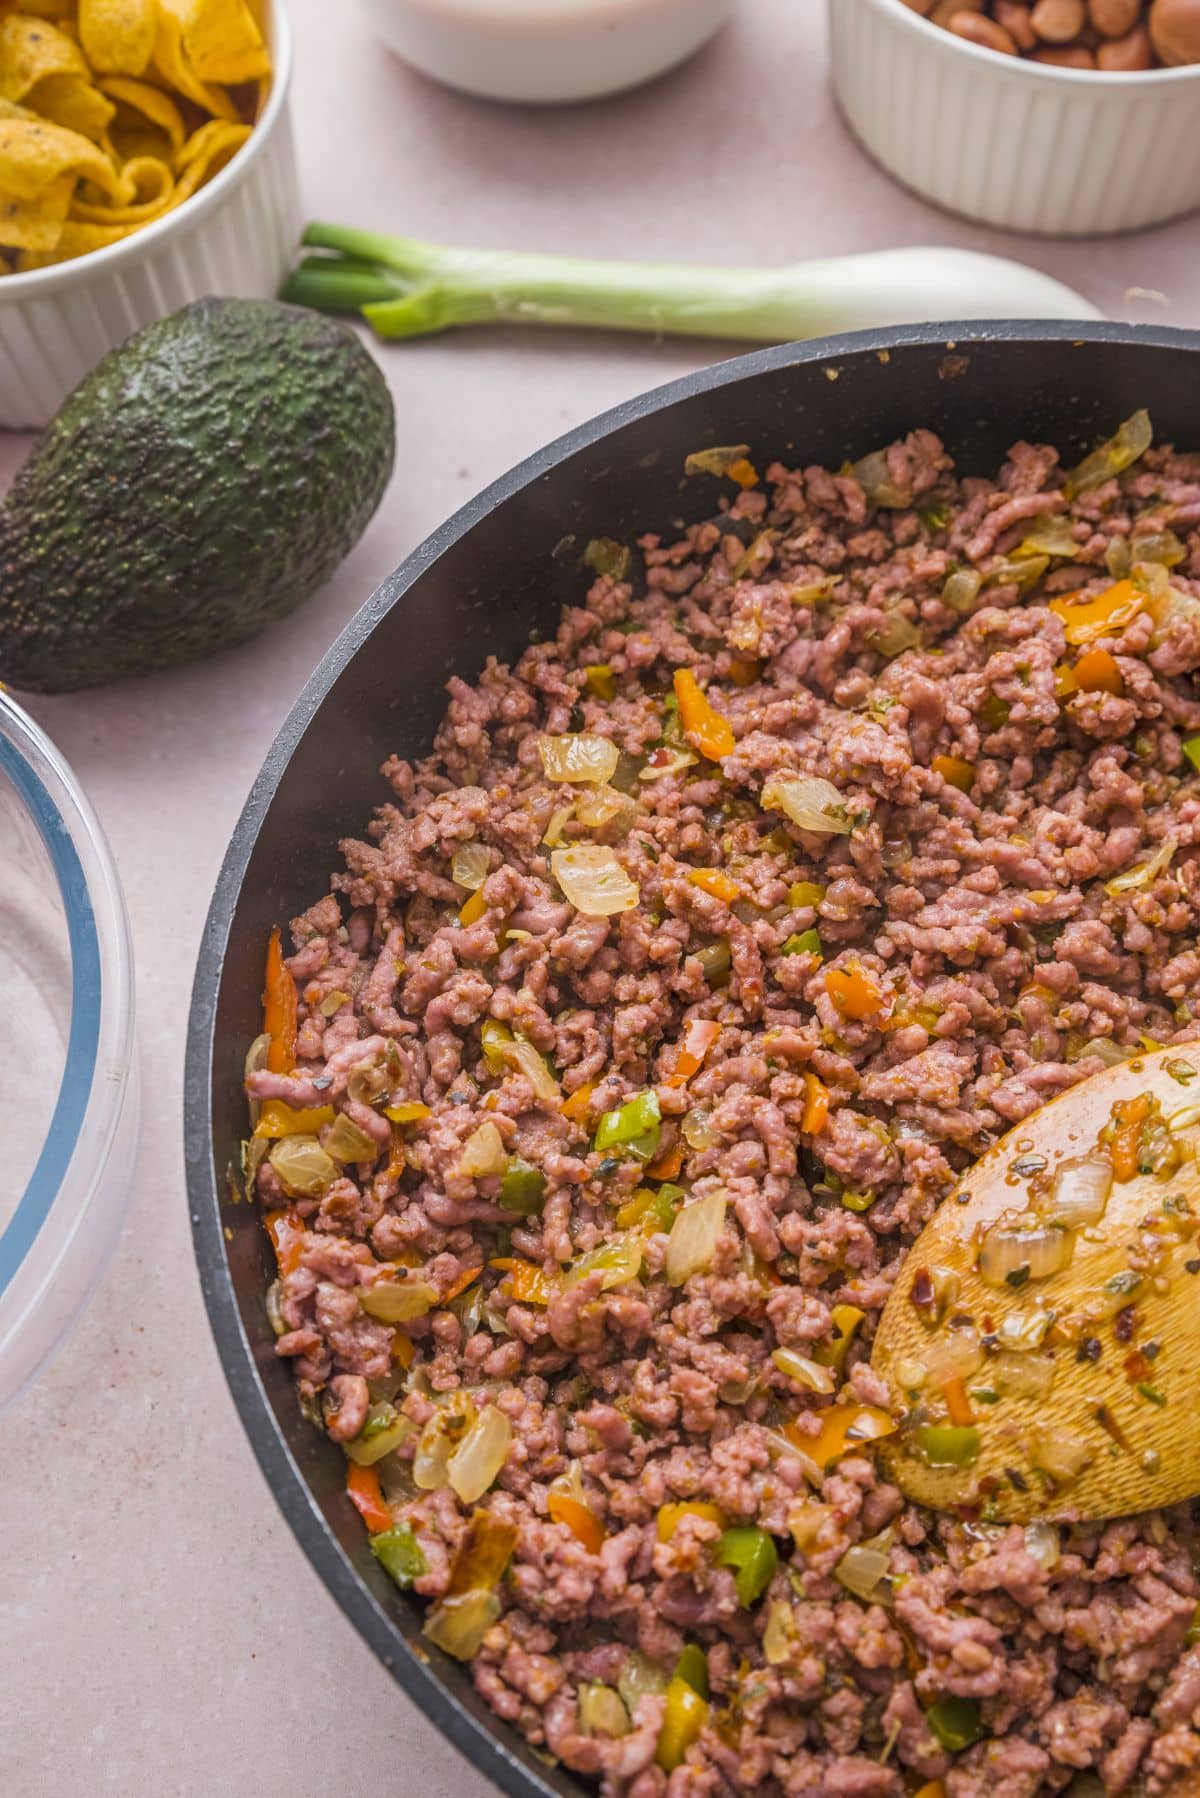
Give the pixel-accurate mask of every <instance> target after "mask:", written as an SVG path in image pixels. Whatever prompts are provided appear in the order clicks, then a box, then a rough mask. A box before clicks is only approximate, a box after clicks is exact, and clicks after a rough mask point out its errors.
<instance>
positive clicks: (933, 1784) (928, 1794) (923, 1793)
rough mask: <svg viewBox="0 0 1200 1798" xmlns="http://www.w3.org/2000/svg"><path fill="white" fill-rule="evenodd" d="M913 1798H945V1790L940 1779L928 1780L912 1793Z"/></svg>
mask: <svg viewBox="0 0 1200 1798" xmlns="http://www.w3.org/2000/svg"><path fill="white" fill-rule="evenodd" d="M913 1798H946V1788H945V1786H944V1785H943V1784H942V1782H941V1780H940V1779H928V1780H926V1782H925V1784H924V1785H923V1786H921V1788H920V1789H919V1790H918V1791H916V1792H914V1793H913Z"/></svg>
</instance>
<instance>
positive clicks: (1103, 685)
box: [1072, 649, 1125, 698]
mask: <svg viewBox="0 0 1200 1798" xmlns="http://www.w3.org/2000/svg"><path fill="white" fill-rule="evenodd" d="M1072 672H1073V673H1074V676H1075V685H1076V686H1077V687H1078V688H1079V691H1080V692H1081V693H1115V694H1116V695H1117V697H1118V698H1120V696H1121V694H1122V693H1124V691H1125V681H1124V679H1123V677H1122V674H1121V670H1120V669H1119V668H1118V667H1117V660H1116V657H1115V656H1111V655H1109V653H1108V651H1107V649H1088V650H1085V651H1084V653H1083V654H1082V655H1081V656H1080V658H1079V660H1078V661H1077V662H1076V664H1075V667H1074V669H1073V670H1072Z"/></svg>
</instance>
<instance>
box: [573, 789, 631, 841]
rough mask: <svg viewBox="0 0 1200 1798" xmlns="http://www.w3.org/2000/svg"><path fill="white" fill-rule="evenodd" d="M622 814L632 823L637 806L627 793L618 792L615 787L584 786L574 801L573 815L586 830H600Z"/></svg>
mask: <svg viewBox="0 0 1200 1798" xmlns="http://www.w3.org/2000/svg"><path fill="white" fill-rule="evenodd" d="M622 814H624V817H625V818H626V820H627V821H628V822H629V823H632V822H633V819H634V817H635V816H636V814H637V806H636V805H635V804H634V802H633V800H632V799H630V797H629V795H628V793H618V792H617V789H616V788H615V787H610V786H604V785H601V786H598V787H585V789H584V790H583V792H582V793H581V794H580V795H579V798H578V799H577V800H576V802H575V816H576V817H577V818H578V819H579V822H580V823H581V824H582V825H583V826H584V827H585V829H587V830H602V829H603V828H604V826H605V825H606V824H611V823H612V822H613V821H614V819H617V818H620V817H621V816H622Z"/></svg>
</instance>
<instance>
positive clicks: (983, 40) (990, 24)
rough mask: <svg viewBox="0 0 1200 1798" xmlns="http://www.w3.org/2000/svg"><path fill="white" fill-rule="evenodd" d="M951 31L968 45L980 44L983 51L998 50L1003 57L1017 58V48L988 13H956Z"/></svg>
mask: <svg viewBox="0 0 1200 1798" xmlns="http://www.w3.org/2000/svg"><path fill="white" fill-rule="evenodd" d="M950 29H951V31H952V32H953V33H954V35H955V37H961V38H963V39H965V40H966V42H967V43H968V44H978V45H979V47H980V49H981V50H998V51H999V52H1000V54H1001V55H1002V56H1015V55H1016V54H1017V46H1016V44H1015V43H1014V42H1013V40H1012V38H1011V37H1010V36H1009V34H1008V32H1007V31H1005V29H1004V27H1003V25H998V24H997V23H996V21H995V19H989V18H988V16H987V14H986V13H981V12H956V13H955V14H954V16H953V18H952V19H951V20H950Z"/></svg>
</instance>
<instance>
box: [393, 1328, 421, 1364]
mask: <svg viewBox="0 0 1200 1798" xmlns="http://www.w3.org/2000/svg"><path fill="white" fill-rule="evenodd" d="M416 1358H417V1351H416V1349H415V1348H414V1347H413V1344H412V1340H411V1338H410V1337H408V1336H406V1335H405V1334H404V1331H403V1330H402V1329H401V1328H400V1327H399V1325H397V1326H396V1334H395V1335H394V1336H393V1337H392V1360H393V1361H394V1362H395V1363H396V1365H397V1367H402V1368H403V1369H404V1371H405V1373H407V1372H408V1370H409V1368H410V1367H411V1366H412V1364H413V1362H414V1361H415V1360H416Z"/></svg>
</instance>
